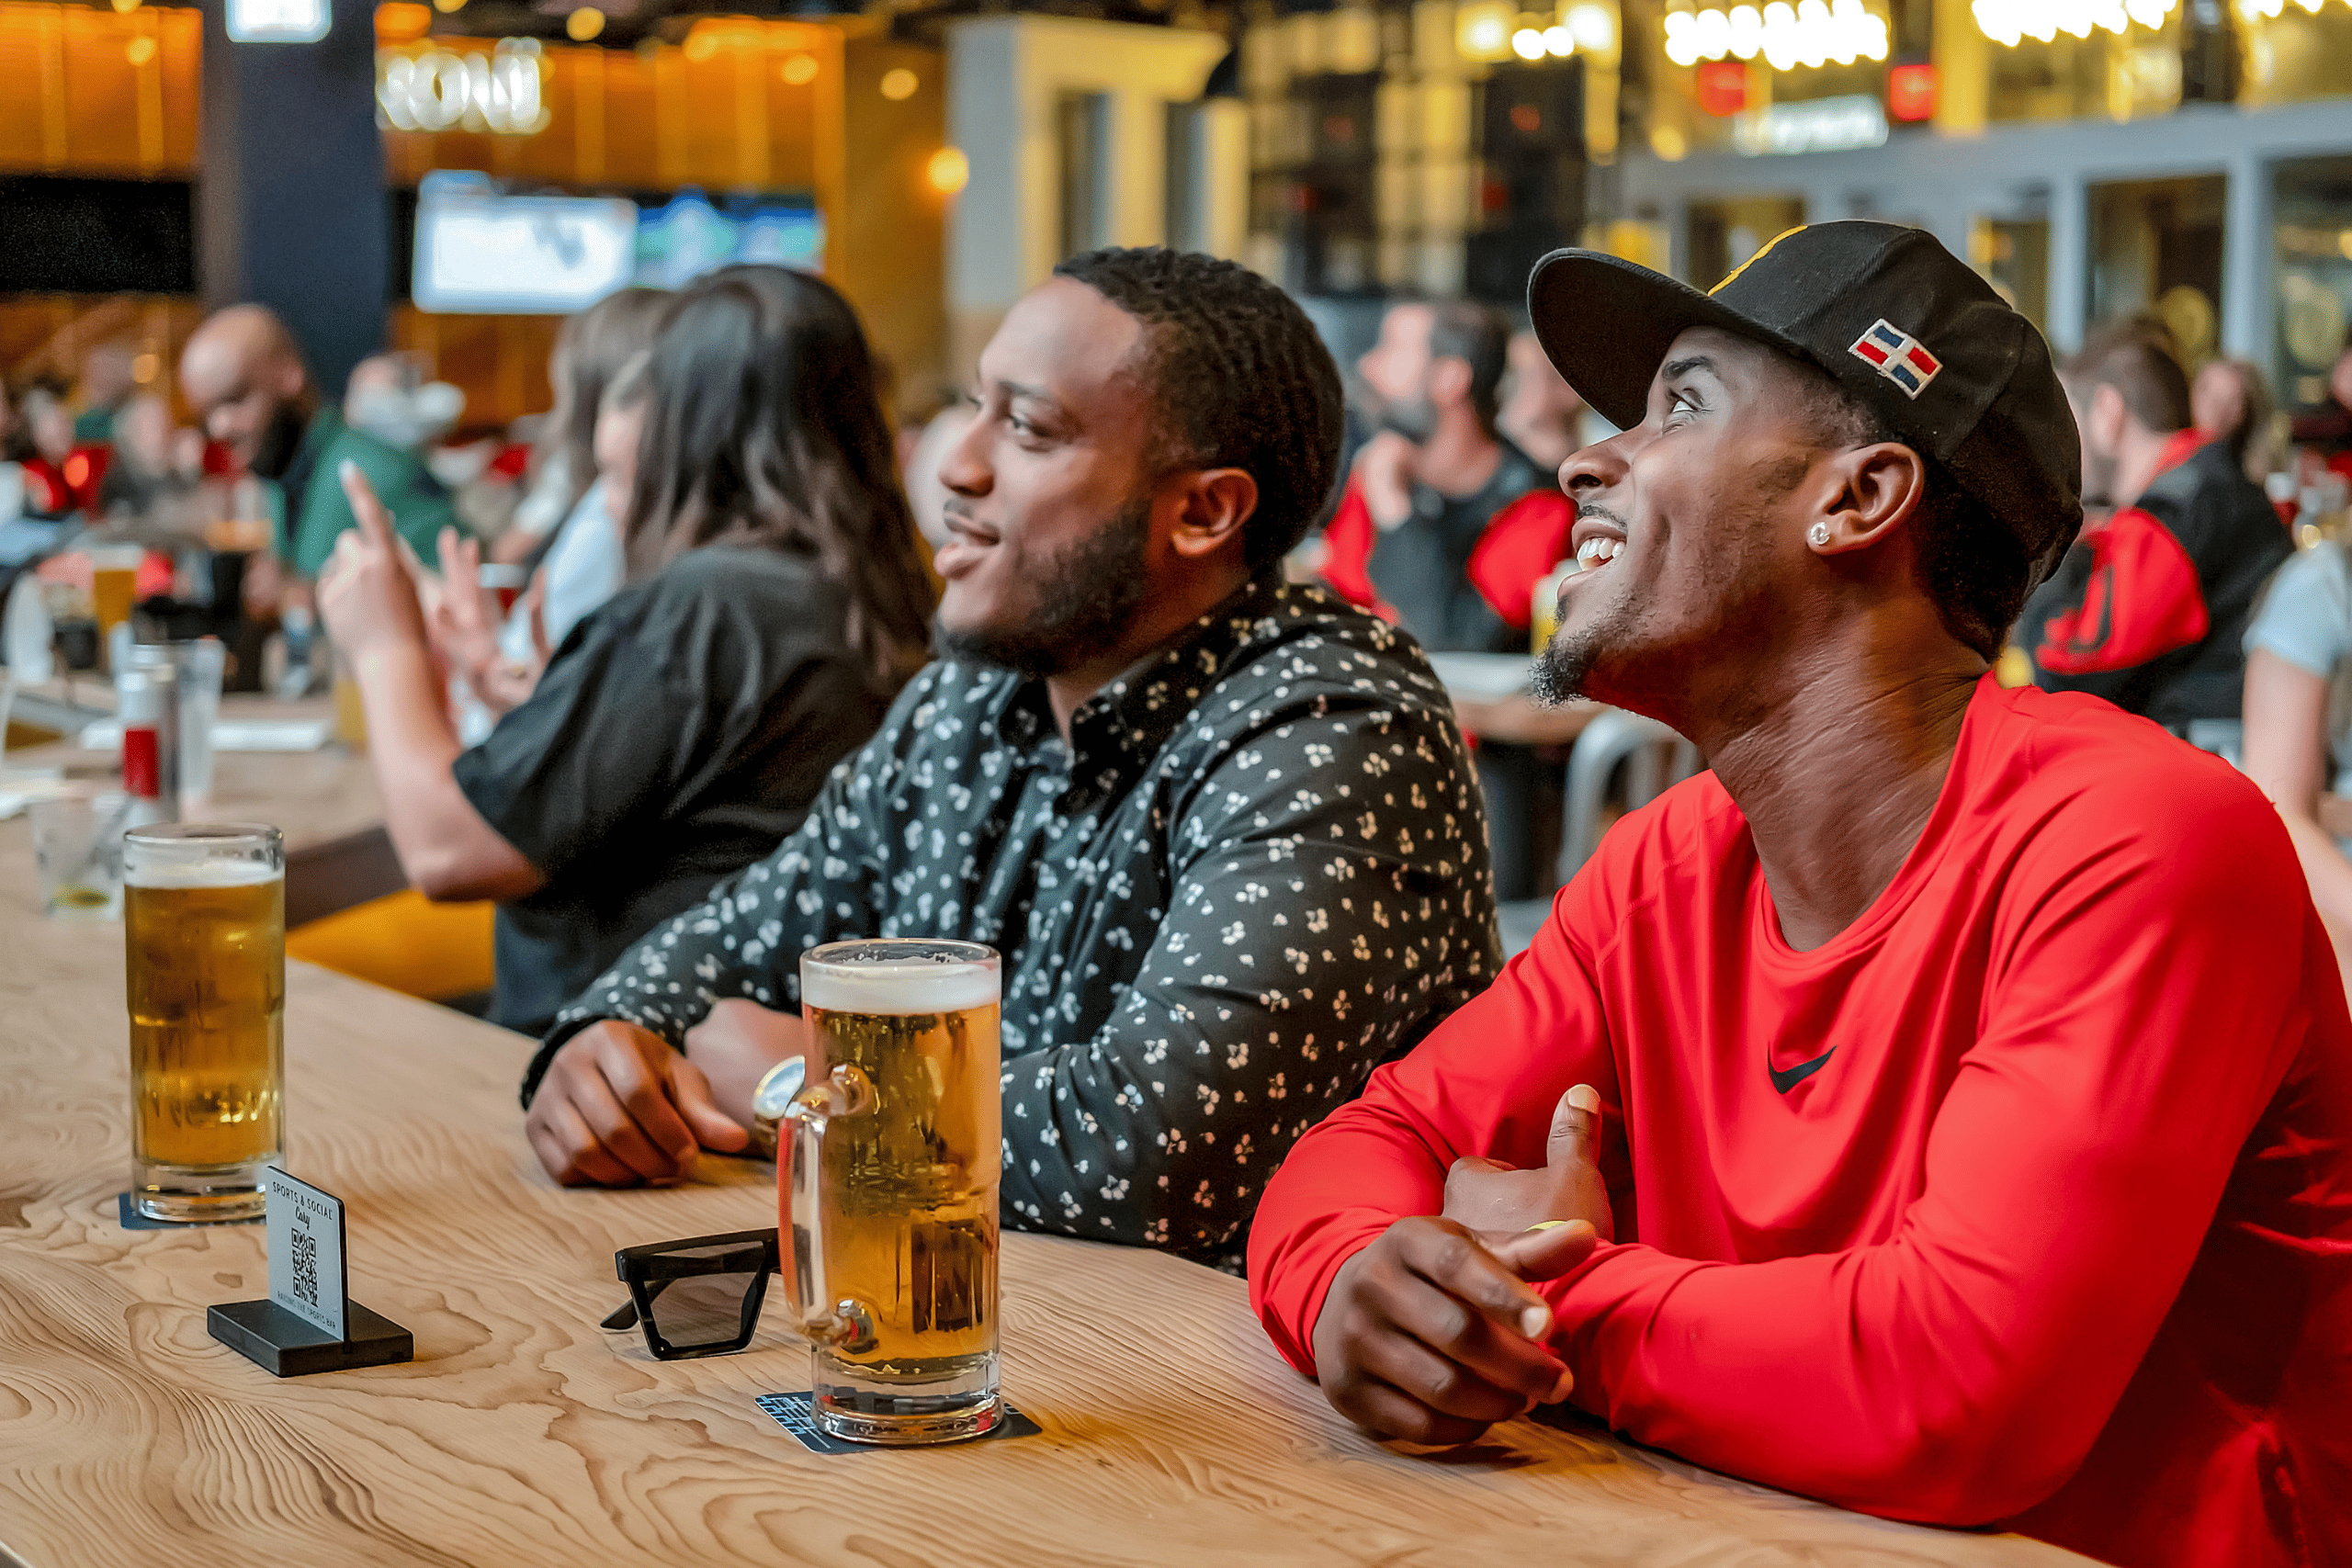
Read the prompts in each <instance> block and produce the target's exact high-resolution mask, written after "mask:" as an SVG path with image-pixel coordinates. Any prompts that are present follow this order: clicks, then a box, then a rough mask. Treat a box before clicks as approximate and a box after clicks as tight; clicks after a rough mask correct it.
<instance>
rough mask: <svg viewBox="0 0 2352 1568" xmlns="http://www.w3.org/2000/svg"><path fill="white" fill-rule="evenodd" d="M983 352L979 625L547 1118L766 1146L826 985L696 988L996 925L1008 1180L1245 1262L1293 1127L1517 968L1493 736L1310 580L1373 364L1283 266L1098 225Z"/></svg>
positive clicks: (642, 975) (601, 1164) (678, 923)
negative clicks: (751, 1107) (806, 958)
mask: <svg viewBox="0 0 2352 1568" xmlns="http://www.w3.org/2000/svg"><path fill="white" fill-rule="evenodd" d="M978 379H979V385H978V389H977V398H978V415H977V417H976V419H975V421H974V423H973V425H972V427H971V430H970V432H969V433H968V434H967V435H966V436H965V437H964V439H963V440H962V441H961V442H960V443H959V444H958V445H957V446H956V447H955V448H954V449H953V450H952V451H951V452H950V453H949V454H948V457H947V458H946V460H945V462H944V465H943V468H942V471H941V478H942V479H943V481H944V483H945V484H946V486H947V487H948V489H949V491H951V492H952V496H953V499H952V500H951V502H950V503H949V507H948V523H949V525H950V528H951V530H952V531H953V534H954V537H953V538H952V539H951V541H950V542H949V544H948V545H947V546H946V547H944V548H943V549H942V550H941V552H940V555H939V559H938V565H939V570H940V573H941V575H942V576H943V577H944V579H945V580H946V583H947V588H946V592H945V595H944V598H943V600H942V603H941V605H940V615H939V641H940V646H941V652H942V654H943V656H944V657H943V659H942V660H941V661H940V662H938V663H935V664H933V666H932V667H931V668H930V669H929V670H927V671H924V672H923V674H922V675H921V676H920V677H918V678H917V680H916V681H915V682H913V683H912V684H911V685H910V687H909V688H908V689H907V691H906V692H905V693H904V694H902V695H901V696H900V698H899V702H898V704H897V705H896V706H895V707H893V709H892V710H891V713H890V716H889V717H888V719H887V720H886V721H885V722H884V725H883V728H882V729H881V731H880V733H879V734H877V735H876V737H875V738H874V739H873V740H871V741H870V742H868V743H867V744H866V746H865V748H864V749H863V750H860V751H858V752H857V753H855V754H854V755H853V756H852V757H851V758H850V759H849V760H848V761H846V762H844V763H843V764H842V766H841V767H840V768H838V769H837V770H836V771H835V773H834V775H833V778H832V780H831V783H830V784H828V786H827V787H826V789H825V791H824V793H823V794H822V795H820V797H819V800H818V802H817V805H816V806H815V807H814V808H813V809H812V810H811V812H810V814H809V819H808V821H807V823H806V824H805V825H804V826H803V827H802V829H800V831H799V832H797V833H796V834H795V835H794V836H793V837H792V838H790V839H787V840H785V842H784V844H783V845H782V846H781V847H780V848H779V849H778V850H777V851H776V852H775V854H774V855H773V856H771V857H770V858H769V859H768V860H766V861H764V862H763V863H759V864H756V865H753V866H752V867H751V868H750V869H748V870H747V871H745V872H744V873H743V874H741V876H739V877H738V878H737V879H735V880H734V881H733V882H731V883H729V884H724V885H722V886H720V887H719V888H718V889H717V890H716V891H715V892H714V894H713V895H712V897H711V898H710V900H709V902H708V903H707V904H706V905H705V906H704V907H703V908H699V909H696V910H692V911H689V912H688V913H686V914H685V915H683V916H681V917H680V918H678V919H675V920H673V921H672V922H671V923H670V924H668V925H666V926H664V927H662V928H659V929H657V930H656V931H652V932H650V933H649V934H648V936H647V937H646V938H645V939H644V940H643V941H642V942H639V944H638V945H637V947H636V948H634V949H633V950H631V951H630V952H629V953H628V954H626V955H624V956H623V958H622V959H621V960H620V962H619V963H618V964H616V965H615V966H614V967H613V969H612V970H611V971H610V972H609V973H608V974H606V975H605V976H604V977H602V978H601V979H599V980H598V981H597V982H596V984H595V985H594V986H593V987H590V988H589V990H588V991H587V993H586V994H584V995H583V996H582V997H581V998H579V999H578V1000H577V1001H575V1002H574V1003H573V1004H572V1005H571V1007H570V1008H569V1009H567V1010H565V1011H564V1013H563V1014H562V1015H561V1018H560V1021H559V1022H558V1024H557V1027H556V1029H555V1030H554V1031H553V1032H551V1033H550V1034H549V1035H548V1040H547V1043H546V1044H545V1045H544V1046H543V1047H542V1048H541V1050H540V1052H539V1055H538V1056H537V1059H536V1060H535V1061H534V1062H533V1064H532V1068H531V1072H530V1075H529V1077H527V1078H526V1082H525V1086H524V1099H525V1102H526V1105H528V1106H529V1108H530V1111H529V1131H530V1135H531V1139H532V1143H533V1145H534V1147H535V1148H537V1151H538V1153H539V1156H540V1157H541V1159H542V1161H543V1162H544V1163H545V1164H546V1165H547V1167H548V1169H549V1171H550V1172H552V1173H553V1174H555V1175H556V1176H557V1177H558V1178H559V1179H562V1180H565V1181H571V1182H594V1183H605V1184H623V1183H628V1182H635V1181H643V1180H665V1179H673V1178H674V1177H675V1176H677V1175H678V1174H680V1173H681V1172H682V1171H683V1170H684V1168H685V1166H686V1164H687V1163H688V1162H689V1161H691V1159H692V1158H693V1156H694V1154H695V1148H696V1146H697V1145H703V1146H708V1147H712V1148H717V1149H738V1148H741V1147H742V1146H743V1145H744V1144H745V1141H746V1138H747V1134H746V1132H745V1129H744V1127H743V1125H742V1122H743V1121H744V1120H745V1118H746V1116H747V1113H748V1101H749V1089H750V1085H751V1084H752V1082H754V1081H756V1079H757V1077H758V1076H759V1075H760V1073H762V1072H763V1071H764V1070H765V1069H766V1068H767V1067H768V1066H772V1065H773V1064H774V1063H775V1062H776V1061H778V1060H781V1059H783V1058H784V1057H785V1056H786V1055H789V1054H791V1053H793V1052H795V1051H797V1049H799V1046H800V1043H801V1035H800V1032H799V1031H800V1025H799V1022H798V1020H797V1018H790V1017H783V1018H779V1017H776V1016H775V1014H774V1013H768V1014H763V1015H760V1016H761V1019H762V1025H763V1026H762V1027H758V1028H753V1029H743V1028H740V1027H739V1028H731V1029H716V1030H709V1031H699V1030H698V1031H696V1033H695V1037H694V1039H693V1041H692V1042H691V1043H689V1042H688V1034H687V1032H688V1031H689V1030H690V1029H693V1028H695V1025H697V1024H701V1023H704V1022H705V1021H706V1020H707V1019H709V1017H710V1015H711V1014H712V1012H713V1010H714V1009H715V1008H718V1005H719V1004H720V1003H722V1002H724V1003H727V1004H729V1007H731V1008H733V1009H736V1010H741V1009H742V1008H743V1006H744V1004H746V1003H748V1004H752V1005H755V1006H756V1007H758V1008H761V1009H768V1010H792V1009H795V1008H797V1004H798V977H797V968H798V962H799V956H800V953H802V952H803V951H805V950H806V949H808V948H809V947H812V946H814V945H816V944H818V943H820V942H830V941H834V940H837V939H840V938H843V937H851V936H877V935H878V936H934V937H959V938H965V939H967V940H971V941H977V942H987V943H989V944H990V945H992V946H994V947H996V948H997V949H999V950H1000V951H1001V953H1003V955H1004V963H1005V969H1004V1014H1003V1039H1004V1065H1003V1089H1004V1111H1005V1117H1004V1127H1005V1167H1004V1186H1003V1201H1004V1210H1005V1218H1006V1219H1007V1221H1008V1222H1009V1223H1011V1224H1017V1225H1022V1226H1024V1227H1026V1228H1030V1229H1037V1230H1052V1231H1057V1232H1061V1233H1063V1234H1067V1235H1081V1236H1088V1237H1091V1238H1096V1239H1101V1240H1109V1241H1123V1242H1131V1243H1140V1244H1146V1245H1153V1246H1162V1247H1169V1248H1170V1249H1171V1250H1175V1251H1178V1252H1182V1253H1184V1254H1187V1255H1189V1256H1193V1257H1196V1258H1202V1259H1204V1260H1206V1261H1227V1262H1229V1261H1231V1260H1232V1259H1233V1258H1235V1257H1236V1256H1237V1255H1238V1251H1239V1249H1240V1246H1241V1243H1242V1239H1243V1233H1244V1228H1245V1225H1246V1223H1247V1220H1248V1216H1249V1214H1250V1209H1251V1207H1252V1205H1253V1203H1254V1201H1255V1199H1256V1195H1257V1193H1258V1192H1259V1190H1261V1188H1262V1187H1263V1185H1264V1183H1265V1181H1266V1179H1268V1177H1270V1176H1271V1175H1272V1172H1273V1170H1274V1168H1275V1167H1276V1166H1277V1165H1279V1164H1280V1163H1281V1160H1282V1157H1283V1154H1284V1153H1285V1152H1286V1151H1287V1150H1288V1148H1289V1146H1290V1145H1291V1143H1292V1142H1293V1141H1294V1140H1295V1139H1296V1138H1297V1137H1298V1135H1299V1134H1301V1133H1303V1132H1304V1131H1305V1130H1306V1128H1307V1127H1309V1126H1311V1125H1313V1124H1314V1122H1316V1121H1317V1120H1318V1119H1319V1118H1321V1117H1322V1116H1323V1115H1324V1114H1325V1113H1326V1112H1328V1111H1330V1110H1331V1109H1332V1108H1333V1107H1334V1106H1336V1105H1338V1104H1340V1102H1342V1101H1343V1100H1347V1099H1349V1098H1350V1097H1351V1096H1352V1095H1354V1094H1355V1093H1356V1091H1357V1090H1358V1089H1360V1088H1361V1087H1362V1086H1363V1080H1364V1078H1365V1077H1366V1075H1368V1074H1369V1073H1370V1072H1371V1070H1372V1068H1373V1067H1374V1066H1376V1065H1377V1064H1378V1063H1380V1062H1381V1061H1383V1060H1385V1059H1386V1058H1387V1057H1389V1056H1392V1055H1396V1054H1397V1052H1399V1051H1401V1050H1402V1049H1403V1048H1405V1047H1406V1046H1408V1045H1409V1044H1411V1043H1413V1042H1414V1041H1415V1040H1417V1039H1418V1038H1419V1036H1420V1035H1421V1034H1422V1033H1423V1032H1426V1031H1427V1030H1428V1028H1429V1027H1430V1025H1432V1024H1434V1023H1435V1022H1436V1021H1438V1020H1439V1019H1441V1018H1442V1017H1444V1016H1445V1014H1446V1013H1448V1012H1450V1011H1451V1010H1453V1008H1455V1007H1456V1006H1458V1005H1460V1003H1461V1002H1462V1001H1464V1000H1465V999H1466V998H1468V997H1470V996H1471V995H1473V994H1475V993H1476V991H1477V990H1479V989H1480V988H1481V987H1484V986H1485V984H1486V983H1487V980H1488V979H1489V978H1490V977H1491V976H1492V975H1493V973H1494V971H1495V969H1496V967H1497V963H1498V954H1497V951H1496V945H1495V938H1494V926H1493V900H1492V896H1491V892H1490V882H1489V876H1488V871H1487V850H1486V829H1485V822H1484V818H1483V815H1482V812H1481V809H1480V806H1479V800H1478V795H1477V786H1476V775H1475V773H1473V772H1472V770H1471V769H1470V767H1469V764H1468V761H1467V759H1466V757H1465V755H1464V750H1463V746H1462V740H1461V737H1460V735H1459V733H1458V731H1457V730H1456V728H1455V727H1454V724H1453V717H1452V715H1451V712H1450V710H1449V708H1448V706H1447V704H1446V700H1445V696H1444V694H1443V691H1442V688H1441V687H1440V686H1439V685H1438V684H1437V682H1435V681H1434V679H1433V678H1432V677H1431V676H1430V673H1429V671H1428V667H1427V665H1426V664H1425V662H1424V661H1423V660H1422V658H1421V656H1420V653H1419V649H1417V648H1416V647H1415V646H1414V645H1413V643H1412V641H1411V640H1410V638H1408V637H1406V636H1404V635H1403V634H1401V633H1399V632H1397V631H1396V630H1395V629H1394V628H1392V627H1389V626H1386V625H1385V624H1384V623H1382V622H1380V621H1378V620H1376V619H1374V618H1373V617H1371V616H1369V615H1363V614H1361V613H1359V612H1357V611H1355V610H1352V609H1351V608H1349V607H1348V606H1346V605H1345V604H1341V603H1340V602H1339V601H1338V600H1336V599H1334V598H1333V597H1331V596H1330V595H1329V594H1326V593H1325V592H1322V591H1320V590H1318V589H1312V588H1301V587H1293V586H1287V585H1285V584H1284V583H1283V581H1282V579H1281V574H1280V570H1279V563H1280V561H1281V558H1282V557H1283V554H1284V553H1286V552H1287V551H1288V549H1289V548H1290V547H1292V546H1293V545H1294V544H1295V543H1296V541H1297V539H1298V537H1299V536H1300V535H1301V534H1302V533H1303V532H1304V530H1305V529H1306V525H1307V524H1308V523H1309V521H1310V520H1311V519H1312V517H1313V516H1314V514H1315V513H1316V511H1317V508H1318V506H1319V505H1320V503H1321V502H1322V501H1323V499H1324V497H1325V495H1326V494H1327V493H1328V492H1329V488H1330V483H1331V479H1332V477H1333V470H1334V467H1335V465H1336V462H1337V457H1338V447H1339V431H1340V388H1339V378H1338V375H1337V372H1336V370H1335V368H1334V367H1333V366H1332V364H1331V361H1330V357H1329V354H1328V353H1326V352H1325V350H1324V349H1323V347H1322V346H1321V344H1319V343H1318V342H1317V340H1316V338H1315V336H1314V333H1313V331H1312V329H1311V327H1310V326H1309V325H1308V324H1307V322H1306V318H1305V316H1304V314H1303V313H1301V312H1300V311H1299V310H1298V309H1297V307H1296V306H1295V304H1293V303H1292V302H1291V301H1290V300H1289V299H1287V298H1285V297H1284V296H1283V294H1282V293H1281V292H1280V291H1279V290H1277V289H1275V288H1273V286H1272V285H1271V284H1269V283H1267V282H1265V281H1264V280H1263V279H1261V278H1259V277H1257V276H1254V275H1252V274H1250V273H1249V272H1246V271H1244V270H1243V269H1241V268H1239V267H1237V266H1234V265H1231V264H1228V263H1224V262H1216V261H1212V260H1210V259H1208V258H1205V257H1201V256H1188V255H1179V254H1172V253H1169V252H1165V251H1108V252H1098V253H1095V254H1091V255H1087V256H1080V257H1078V258H1075V259H1073V260H1072V261H1069V262H1066V263H1064V264H1063V265H1062V266H1061V267H1060V268H1059V269H1057V276H1055V277H1054V278H1053V279H1052V280H1050V281H1048V282H1047V283H1046V284H1044V285H1042V286H1040V287H1039V288H1037V289H1035V290H1034V291H1033V292H1032V293H1031V294H1029V295H1028V296H1027V297H1026V298H1025V299H1023V300H1022V301H1021V302H1020V303H1019V304H1018V305H1017V306H1015V308H1014V309H1013V310H1012V312H1011V313H1010V314H1009V315H1008V316H1007V318H1006V320H1005V323H1004V325H1003V327H1002V329H1001V331H1000V332H999V333H998V334H997V336H996V338H995V339H994V340H993V341H992V342H991V343H990V344H989V347H988V349H987V351H986V352H985V353H984V354H983V355H982V356H981V360H980V369H979V378H978ZM680 1045H684V1046H685V1051H684V1055H681V1054H679V1052H678V1051H677V1050H675V1049H673V1047H677V1046H680Z"/></svg>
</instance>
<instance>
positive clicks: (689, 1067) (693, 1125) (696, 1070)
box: [670, 1056, 752, 1155]
mask: <svg viewBox="0 0 2352 1568" xmlns="http://www.w3.org/2000/svg"><path fill="white" fill-rule="evenodd" d="M670 1097H671V1098H672V1099H673V1100H676V1101H677V1102H678V1114H679V1115H681V1116H683V1117H684V1118H685V1122H686V1125H687V1127H689V1128H690V1129H692V1130H693V1132H694V1135H695V1142H696V1143H698V1144H700V1145H702V1146H703V1147H704V1148H707V1149H717V1150H718V1152H719V1153H720V1154H725V1155H731V1154H736V1153H740V1152H741V1151H742V1150H744V1149H747V1148H749V1147H751V1145H752V1134H751V1132H750V1130H749V1129H747V1128H746V1127H744V1125H743V1124H742V1123H741V1122H738V1121H736V1120H735V1119H734V1118H733V1117H731V1116H729V1115H728V1114H727V1112H725V1111H721V1110H719V1109H718V1102H717V1101H715V1100H712V1099H711V1097H710V1080H709V1079H708V1078H707V1077H704V1076H703V1071H702V1069H701V1068H700V1067H697V1066H695V1065H694V1064H693V1063H692V1062H689V1061H687V1060H686V1059H685V1058H684V1057H683V1056H682V1057H680V1058H678V1060H677V1061H676V1063H675V1064H674V1065H673V1067H672V1070H671V1075H670Z"/></svg>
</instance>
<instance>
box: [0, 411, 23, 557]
mask: <svg viewBox="0 0 2352 1568" xmlns="http://www.w3.org/2000/svg"><path fill="white" fill-rule="evenodd" d="M20 431H21V424H20V422H19V421H18V420H17V400H16V398H15V396H14V395H13V394H11V393H10V391H9V389H8V383H7V382H6V380H0V523H7V522H10V521H12V520H14V519H16V518H18V517H21V516H23V515H24V514H25V465H24V462H23V456H22V454H23V449H22V446H21V445H20V441H21V435H20Z"/></svg>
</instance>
